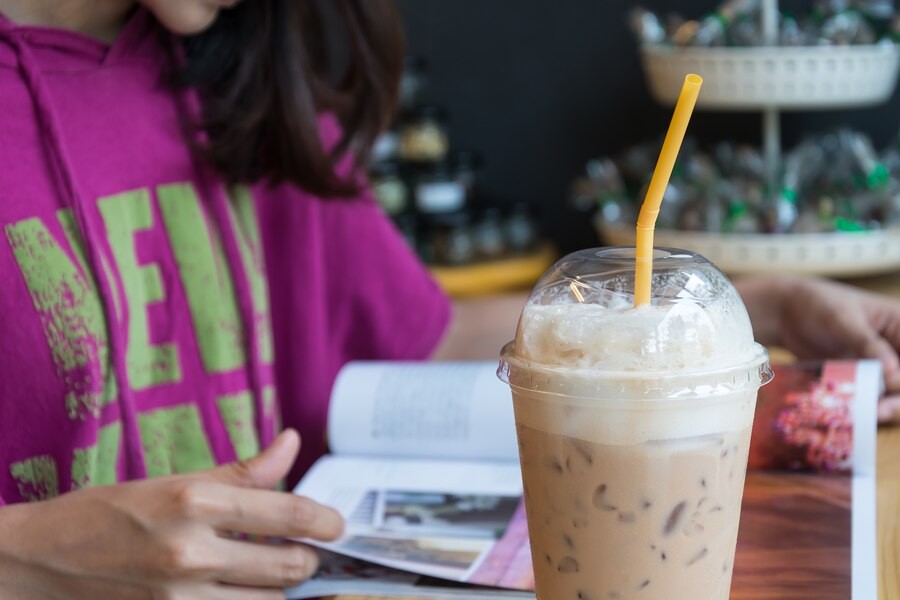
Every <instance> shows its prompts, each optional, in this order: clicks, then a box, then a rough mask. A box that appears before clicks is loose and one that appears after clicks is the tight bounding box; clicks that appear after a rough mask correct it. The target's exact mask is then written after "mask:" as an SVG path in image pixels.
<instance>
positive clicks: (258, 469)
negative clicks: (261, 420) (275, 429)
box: [207, 429, 300, 489]
mask: <svg viewBox="0 0 900 600" xmlns="http://www.w3.org/2000/svg"><path fill="white" fill-rule="evenodd" d="M299 451H300V436H298V435H297V432H296V431H294V430H293V429H286V430H285V431H283V432H281V434H280V435H279V436H278V437H277V438H275V440H274V441H273V442H272V443H271V444H270V445H269V447H268V448H266V449H265V450H263V451H262V452H260V453H259V454H257V455H256V456H254V457H253V458H250V459H248V460H239V461H237V462H233V463H229V464H227V465H222V466H221V467H217V468H215V469H211V470H210V471H208V472H207V476H208V477H210V478H212V479H214V480H215V481H219V482H220V483H225V484H228V485H236V486H240V487H254V488H266V489H268V488H273V487H275V485H277V484H278V482H279V481H281V480H282V479H284V478H285V477H286V476H287V474H288V471H290V469H291V466H292V465H293V464H294V461H295V460H297V453H298V452H299Z"/></svg>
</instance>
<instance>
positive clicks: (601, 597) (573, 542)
mask: <svg viewBox="0 0 900 600" xmlns="http://www.w3.org/2000/svg"><path fill="white" fill-rule="evenodd" d="M634 256H635V251H634V249H633V248H608V249H593V250H583V251H580V252H576V253H574V254H570V255H568V256H566V257H565V258H563V259H562V260H560V261H559V262H557V263H556V265H554V266H553V267H552V268H551V269H550V270H549V271H548V272H547V273H546V274H545V275H544V276H543V278H542V279H541V280H540V281H539V282H538V284H537V285H536V286H535V288H534V290H533V291H532V293H531V295H530V297H529V299H528V302H527V303H526V306H525V308H524V310H523V313H522V316H521V318H520V320H519V327H518V331H517V334H516V339H515V340H514V341H512V342H510V343H509V344H507V345H506V346H505V347H504V348H503V351H502V356H501V363H500V368H499V370H498V375H499V376H500V378H501V379H502V380H503V381H505V382H506V383H508V384H509V385H510V388H511V390H512V397H513V403H514V407H515V417H516V428H517V433H518V442H519V455H520V460H521V467H522V478H523V482H524V490H525V508H526V513H527V517H528V529H529V535H530V541H531V551H532V561H533V565H534V574H535V582H536V586H537V597H538V599H539V600H569V599H572V600H615V599H623V600H624V599H626V598H638V599H641V600H653V599H658V600H663V599H664V600H698V599H701V598H702V599H703V600H718V599H723V600H724V599H727V598H728V595H729V590H730V585H731V573H732V565H733V559H734V551H735V545H736V539H737V531H738V521H739V518H740V506H741V497H742V494H743V484H744V476H745V474H746V468H747V454H748V449H749V443H750V430H751V427H752V424H753V414H754V410H755V405H756V394H757V390H758V389H759V387H760V386H761V385H763V384H765V383H767V382H768V381H770V380H771V378H772V373H771V369H770V368H769V363H768V355H767V353H766V351H765V349H764V348H763V347H762V346H760V345H759V344H756V343H755V342H754V341H753V334H752V329H751V326H750V321H749V318H748V316H747V312H746V309H745V308H744V305H743V303H742V301H741V299H740V296H739V295H738V294H737V292H736V291H735V289H734V287H733V286H732V284H731V283H730V282H729V281H728V279H727V278H726V277H725V276H724V275H723V274H722V273H721V272H720V271H719V270H718V269H716V268H715V267H714V266H713V265H712V264H711V263H709V262H708V261H707V260H706V259H704V258H703V257H701V256H699V255H696V254H692V253H690V252H686V251H683V250H674V249H658V250H656V251H655V256H654V265H653V281H652V295H651V302H650V304H649V305H643V306H639V307H633V306H632V304H633V300H634V296H633V290H634V277H635V266H634Z"/></svg>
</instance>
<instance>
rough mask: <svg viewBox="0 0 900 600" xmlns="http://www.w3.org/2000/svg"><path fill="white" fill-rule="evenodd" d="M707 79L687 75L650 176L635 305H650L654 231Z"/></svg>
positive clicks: (639, 238)
mask: <svg viewBox="0 0 900 600" xmlns="http://www.w3.org/2000/svg"><path fill="white" fill-rule="evenodd" d="M702 84H703V78H702V77H700V76H699V75H695V74H693V73H691V74H690V75H688V76H686V77H685V78H684V85H683V86H682V88H681V94H679V96H678V102H677V103H676V104H675V114H673V115H672V122H671V123H670V124H669V131H668V132H667V133H666V139H665V141H664V142H663V146H662V150H661V151H660V153H659V159H657V161H656V168H655V169H654V170H653V177H652V178H651V179H650V187H648V188H647V196H646V197H645V198H644V203H643V204H642V205H641V212H640V214H639V215H638V220H637V244H636V246H637V247H636V250H637V255H636V258H635V274H634V305H635V307H637V306H641V305H642V304H650V279H651V276H652V275H653V230H654V229H655V228H656V217H658V216H659V206H660V204H662V199H663V196H664V195H665V193H666V186H667V185H669V177H671V176H672V169H673V168H674V167H675V159H676V158H678V150H680V149H681V142H683V141H684V134H685V132H686V131H687V126H688V122H689V121H690V120H691V113H692V112H693V111H694V105H695V104H696V103H697V94H699V93H700V86H701V85H702Z"/></svg>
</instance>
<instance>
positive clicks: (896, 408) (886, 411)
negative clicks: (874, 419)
mask: <svg viewBox="0 0 900 600" xmlns="http://www.w3.org/2000/svg"><path fill="white" fill-rule="evenodd" d="M878 422H879V423H897V422H900V396H887V397H885V398H882V399H881V401H880V402H879V403H878Z"/></svg>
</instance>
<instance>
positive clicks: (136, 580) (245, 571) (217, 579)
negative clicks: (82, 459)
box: [0, 431, 343, 600]
mask: <svg viewBox="0 0 900 600" xmlns="http://www.w3.org/2000/svg"><path fill="white" fill-rule="evenodd" d="M299 445H300V443H299V437H298V436H297V434H296V432H294V431H286V432H284V433H282V434H281V435H280V436H279V437H278V438H277V439H276V440H275V441H274V442H273V443H272V445H271V446H269V448H267V449H266V450H265V451H264V452H262V453H261V454H259V455H258V456H256V457H254V458H252V459H250V460H247V461H242V462H237V463H232V464H228V465H224V466H221V467H218V468H215V469H211V470H209V471H204V472H200V473H196V474H191V475H177V476H171V477H161V478H157V479H149V480H145V481H135V482H129V483H124V484H120V485H114V486H106V487H97V488H91V489H86V490H81V491H76V492H72V493H69V494H65V495H63V496H60V497H59V498H56V499H53V500H48V501H44V502H38V503H34V504H21V505H11V506H7V507H3V508H0V597H3V598H6V599H29V600H30V599H32V598H42V599H43V598H48V599H49V598H67V599H68V598H90V599H91V600H96V599H97V598H102V599H110V600H112V599H113V598H115V599H116V600H119V599H126V600H127V599H131V598H148V599H154V600H156V599H167V600H169V599H172V600H174V599H181V598H184V599H191V600H200V599H204V598H216V599H225V600H227V599H229V598H234V599H235V600H237V599H241V600H245V599H246V600H255V599H257V598H258V599H273V600H274V599H276V598H284V594H283V592H282V588H285V587H288V586H292V585H296V584H298V583H299V582H301V581H303V580H304V579H306V578H308V577H309V576H310V575H312V574H313V572H314V571H315V569H316V567H317V565H318V560H317V556H316V554H315V552H314V551H313V550H312V549H310V548H308V547H306V546H303V545H300V544H297V543H293V542H285V543H281V544H277V545H275V544H267V543H261V542H253V541H242V540H239V539H235V538H236V537H241V534H246V535H250V536H261V537H309V538H313V539H318V540H331V539H335V538H336V537H338V536H339V535H340V534H341V532H342V530H343V521H342V519H341V517H340V515H339V514H338V513H337V512H336V511H334V510H333V509H331V508H328V507H325V506H322V505H320V504H317V503H316V502H313V501H312V500H310V499H308V498H302V497H298V496H294V495H293V494H289V493H284V492H275V491H271V488H273V487H274V486H275V485H276V484H277V483H278V482H279V481H280V480H281V479H282V478H284V476H285V475H286V473H287V472H288V469H290V467H291V465H292V464H293V462H294V460H295V459H296V456H297V452H298V450H299ZM243 537H246V536H243Z"/></svg>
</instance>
